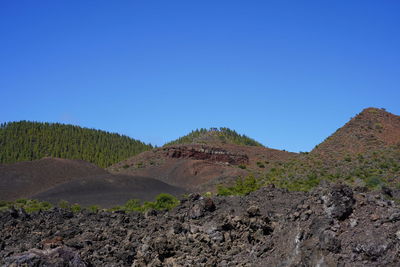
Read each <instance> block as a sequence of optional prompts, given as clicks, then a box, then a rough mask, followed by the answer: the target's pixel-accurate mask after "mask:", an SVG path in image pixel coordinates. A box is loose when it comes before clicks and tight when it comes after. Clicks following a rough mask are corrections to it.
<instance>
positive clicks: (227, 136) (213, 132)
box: [165, 127, 263, 146]
mask: <svg viewBox="0 0 400 267" xmlns="http://www.w3.org/2000/svg"><path fill="white" fill-rule="evenodd" d="M206 136H213V137H215V139H216V140H219V141H220V142H222V143H229V144H236V145H244V146H263V145H262V144H261V143H259V142H257V141H256V140H254V139H252V138H250V137H248V136H246V135H244V134H238V133H237V132H236V131H235V130H231V129H229V128H225V127H220V128H210V129H205V128H200V129H196V130H193V131H192V132H190V133H189V134H188V135H185V136H183V137H180V138H178V139H177V140H175V141H172V142H169V143H167V144H165V145H166V146H167V145H176V144H191V143H197V142H199V141H201V139H202V138H203V137H206Z"/></svg>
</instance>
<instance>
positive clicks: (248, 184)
mask: <svg viewBox="0 0 400 267" xmlns="http://www.w3.org/2000/svg"><path fill="white" fill-rule="evenodd" d="M261 185H262V184H261V183H260V182H259V181H258V180H257V179H256V178H255V177H254V176H253V175H249V176H247V177H246V178H245V179H243V178H242V177H239V178H238V179H237V180H236V184H235V185H234V186H230V187H225V186H222V185H219V186H217V194H218V195H219V196H229V195H247V194H249V193H251V192H253V191H256V190H258V189H259V188H260V187H261Z"/></svg>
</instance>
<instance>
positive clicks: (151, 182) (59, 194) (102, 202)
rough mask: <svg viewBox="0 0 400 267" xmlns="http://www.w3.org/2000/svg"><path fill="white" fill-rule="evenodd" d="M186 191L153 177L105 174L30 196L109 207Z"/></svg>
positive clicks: (45, 199) (56, 201)
mask: <svg viewBox="0 0 400 267" xmlns="http://www.w3.org/2000/svg"><path fill="white" fill-rule="evenodd" d="M185 192H186V191H185V190H183V189H181V188H178V187H174V186H171V185H168V184H166V183H163V182H161V181H158V180H156V179H152V178H148V177H139V176H128V175H112V174H105V175H101V176H96V177H85V178H82V179H79V180H73V181H70V182H67V183H63V184H59V185H57V186H55V187H54V188H51V189H49V190H47V191H45V192H42V193H39V194H36V195H33V196H32V198H34V199H39V200H42V201H49V202H51V203H54V204H56V203H58V202H59V201H60V200H66V201H68V202H70V203H78V204H80V205H83V206H89V205H99V206H101V207H105V208H110V207H113V206H116V205H122V204H124V203H125V202H126V201H128V200H129V199H140V200H153V199H154V198H155V197H156V196H157V195H158V194H160V193H169V194H172V195H176V196H177V195H180V194H183V193H185Z"/></svg>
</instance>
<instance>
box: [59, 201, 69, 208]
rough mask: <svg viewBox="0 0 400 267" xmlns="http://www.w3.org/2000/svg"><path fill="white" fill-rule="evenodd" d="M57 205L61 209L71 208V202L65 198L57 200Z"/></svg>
mask: <svg viewBox="0 0 400 267" xmlns="http://www.w3.org/2000/svg"><path fill="white" fill-rule="evenodd" d="M58 207H59V208H61V209H71V204H69V202H68V201H66V200H60V201H59V202H58Z"/></svg>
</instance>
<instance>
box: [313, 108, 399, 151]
mask: <svg viewBox="0 0 400 267" xmlns="http://www.w3.org/2000/svg"><path fill="white" fill-rule="evenodd" d="M399 143H400V116H397V115H394V114H392V113H389V112H387V111H385V110H384V109H378V108H366V109H364V110H363V111H362V112H361V113H359V114H358V115H357V116H355V117H354V118H352V119H351V120H350V121H349V122H348V123H346V124H345V125H344V126H343V127H341V128H340V129H338V130H337V131H336V132H335V133H334V134H332V135H331V136H329V137H328V138H327V139H326V140H325V141H324V142H322V143H321V144H319V145H317V146H316V147H315V148H314V149H313V150H312V152H311V153H313V154H318V155H321V156H328V157H334V158H337V157H343V156H345V155H347V154H357V153H363V152H367V151H371V150H378V149H383V148H387V147H390V146H393V145H396V144H399Z"/></svg>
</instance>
